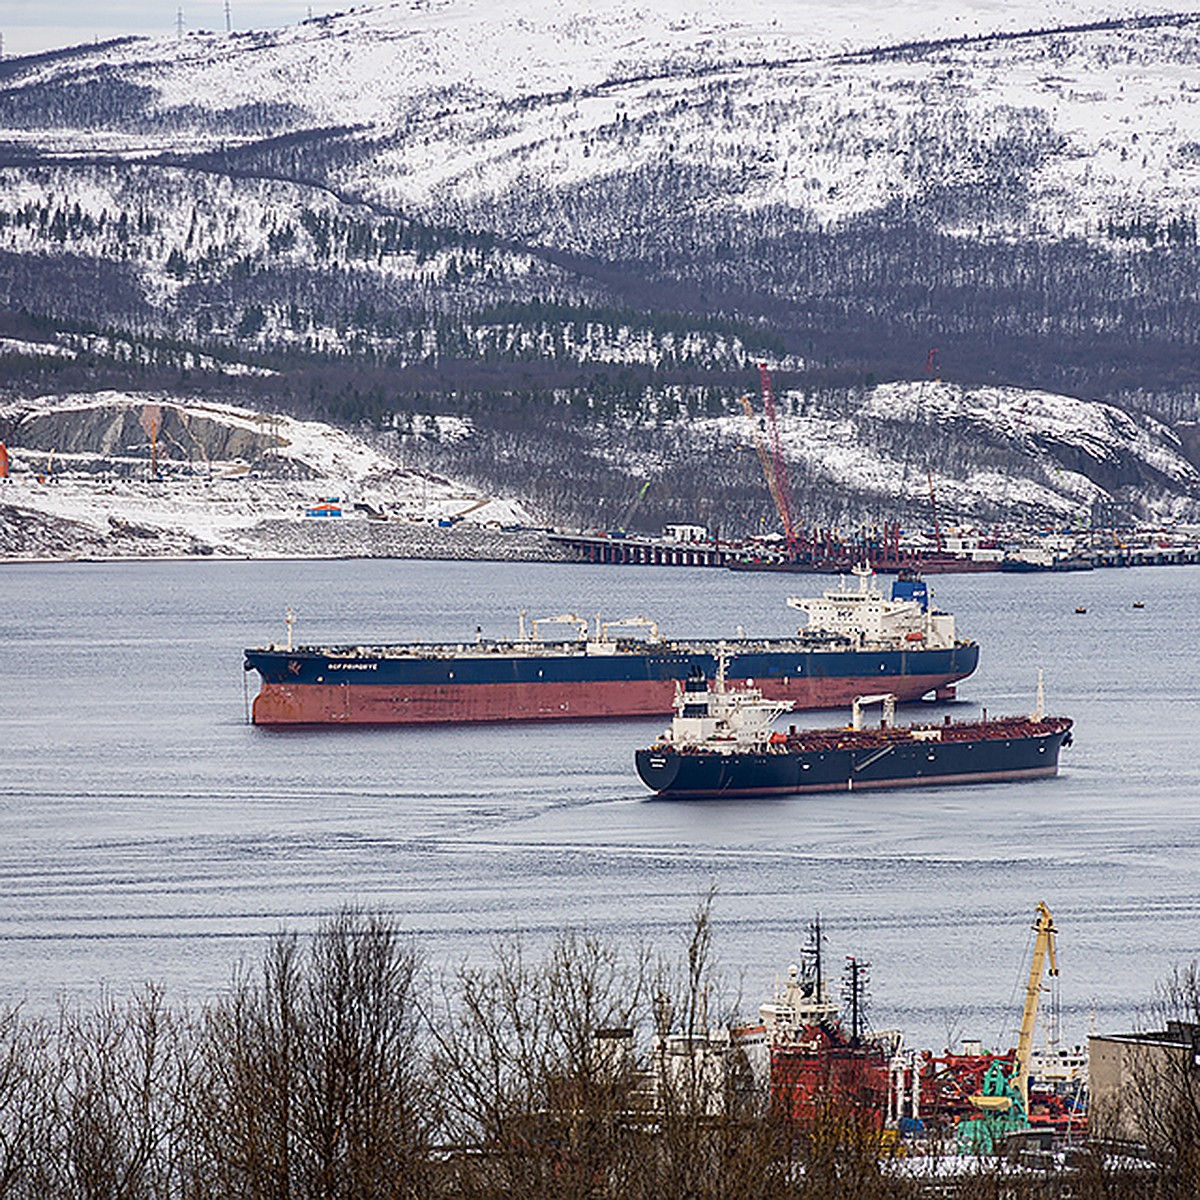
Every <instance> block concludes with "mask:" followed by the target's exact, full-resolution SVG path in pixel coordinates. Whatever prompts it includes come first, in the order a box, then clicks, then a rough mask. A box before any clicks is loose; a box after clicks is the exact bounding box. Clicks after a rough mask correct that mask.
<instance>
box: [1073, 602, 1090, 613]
mask: <svg viewBox="0 0 1200 1200" xmlns="http://www.w3.org/2000/svg"><path fill="white" fill-rule="evenodd" d="M1075 611H1076V612H1077V613H1085V612H1087V609H1086V608H1084V606H1083V605H1082V604H1077V605H1076V606H1075Z"/></svg>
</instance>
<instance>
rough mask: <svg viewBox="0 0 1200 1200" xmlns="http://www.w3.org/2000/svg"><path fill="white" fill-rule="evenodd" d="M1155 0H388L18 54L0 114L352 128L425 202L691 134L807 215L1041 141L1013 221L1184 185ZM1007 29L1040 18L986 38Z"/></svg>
mask: <svg viewBox="0 0 1200 1200" xmlns="http://www.w3.org/2000/svg"><path fill="white" fill-rule="evenodd" d="M1164 11H1169V9H1167V6H1163V5H1158V6H1150V7H1149V8H1147V7H1146V6H1139V8H1138V13H1139V14H1140V18H1141V19H1140V20H1137V21H1132V22H1128V23H1124V22H1121V21H1114V20H1113V18H1114V17H1117V18H1119V17H1121V16H1122V15H1123V14H1122V12H1121V10H1119V9H1118V10H1116V11H1114V9H1113V8H1112V6H1110V5H1102V4H1094V3H1059V4H1055V5H1050V6H1035V5H1032V4H1015V5H1005V6H1001V5H967V6H965V7H964V6H963V5H962V4H958V3H950V2H949V0H942V2H941V3H938V4H933V5H923V6H921V7H920V9H919V10H918V9H916V8H907V7H901V8H899V9H897V10H895V11H892V12H889V14H888V17H887V23H886V26H884V27H880V26H879V25H877V24H876V23H874V22H873V21H872V20H871V17H872V15H873V14H877V13H878V7H877V6H874V5H867V4H865V3H864V4H858V5H853V4H852V5H848V6H836V7H835V6H824V7H820V8H818V7H817V6H815V5H795V4H784V3H782V2H781V0H775V2H772V0H756V2H755V3H753V4H749V5H747V4H735V3H733V0H709V3H708V4H706V5H703V6H701V7H700V8H699V9H698V10H697V9H694V8H691V7H688V8H686V9H685V8H683V7H682V6H680V7H678V8H676V7H675V6H666V5H661V4H660V5H655V6H648V5H638V4H636V3H628V2H625V0H609V2H608V3H604V4H599V5H595V6H588V7H587V8H586V9H583V8H581V7H576V6H573V5H567V4H565V3H562V2H561V0H560V3H558V4H557V5H554V6H552V7H550V8H548V9H547V8H546V7H545V6H542V5H540V4H534V3H532V2H531V0H527V3H526V5H525V7H524V8H522V6H521V5H517V6H515V7H514V6H505V8H504V10H502V11H501V12H497V10H495V9H494V7H492V6H490V5H486V4H484V3H483V2H482V0H441V2H440V3H422V4H413V5H411V6H410V5H405V4H396V5H388V6H380V7H376V8H366V9H360V10H353V11H351V12H350V13H347V14H342V15H338V16H336V17H328V18H321V19H319V20H315V21H311V22H306V23H304V24H302V25H300V26H296V27H291V28H288V29H284V30H280V31H275V32H271V33H255V34H232V35H215V34H210V35H193V36H189V37H187V38H185V39H182V40H179V41H161V42H146V41H141V40H133V41H130V42H128V43H121V44H118V45H116V46H114V47H112V48H110V49H107V50H106V49H104V48H100V49H98V50H97V51H95V52H94V53H88V52H84V53H82V54H76V55H72V56H71V57H70V58H68V59H63V60H56V59H54V58H50V59H49V60H46V61H42V60H38V61H36V62H35V63H34V64H33V65H31V66H29V67H28V68H22V67H21V66H20V63H19V62H18V64H17V65H16V66H15V67H13V68H11V73H10V75H9V78H8V80H7V87H6V89H5V93H4V96H3V101H4V102H3V104H0V137H4V138H10V139H13V140H15V141H16V142H17V143H18V144H24V145H29V146H32V147H39V148H42V149H49V150H52V151H55V152H57V153H60V154H70V155H78V154H90V153H94V152H97V151H102V152H104V153H106V154H115V155H116V156H118V157H145V156H146V155H151V154H160V153H162V152H163V151H165V150H169V149H175V150H176V151H178V152H181V153H186V154H189V155H190V154H193V153H195V152H196V151H197V150H199V149H203V148H204V147H205V146H208V147H210V148H211V147H216V146H220V147H223V148H226V149H228V148H229V147H230V146H231V145H236V144H237V143H238V142H253V141H255V140H257V139H260V138H262V137H264V136H269V135H278V134H280V133H288V132H294V131H297V130H312V129H322V128H335V129H344V130H351V129H353V130H356V131H357V132H356V134H355V136H354V140H355V141H356V142H357V143H358V151H359V153H360V154H361V155H362V156H363V157H362V159H361V161H359V162H358V163H357V164H353V165H350V166H347V167H345V168H344V169H341V170H336V171H334V172H333V173H332V174H331V175H330V176H329V179H330V182H332V183H334V184H335V185H336V186H338V187H339V188H340V189H344V190H345V191H347V192H349V193H351V194H354V195H356V196H358V197H360V198H362V199H366V200H370V201H375V202H380V203H384V204H387V205H390V206H397V207H402V208H404V209H405V210H406V211H410V212H414V213H419V214H421V215H423V216H426V217H429V218H431V219H443V218H445V217H446V216H448V215H450V216H453V215H455V214H456V213H457V212H458V211H460V210H461V209H463V208H464V207H465V208H467V209H472V208H475V207H477V206H479V205H480V204H482V203H484V202H491V201H495V200H497V199H500V198H502V197H505V196H507V195H509V194H511V193H512V192H513V191H514V190H522V189H525V188H527V187H528V186H529V185H530V183H531V182H532V183H533V184H534V185H535V186H537V187H540V188H550V189H552V190H559V191H562V190H570V189H575V188H579V187H581V186H585V185H586V184H587V183H588V182H589V181H595V180H600V179H603V178H605V177H606V176H608V175H610V174H612V173H628V172H629V171H631V170H635V169H637V168H638V167H639V166H644V165H645V164H646V163H648V162H652V161H654V160H655V159H656V157H658V156H660V155H661V154H663V153H664V152H666V153H670V154H674V155H678V156H680V157H684V158H690V157H696V156H697V154H698V153H699V154H700V155H701V156H702V157H703V158H704V159H705V160H706V161H707V162H708V165H709V166H710V167H711V168H712V169H713V170H714V171H717V172H720V173H726V174H728V175H730V176H732V177H733V178H735V179H740V180H741V183H742V186H741V187H739V188H736V189H735V191H734V194H733V195H731V196H729V197H728V198H727V199H726V203H732V204H735V205H739V206H747V205H748V206H756V207H758V206H764V205H771V204H777V203H782V204H786V205H789V206H792V207H795V208H798V209H801V210H803V211H807V212H811V213H812V214H813V215H814V216H815V217H816V218H817V219H818V220H821V221H824V222H830V221H838V220H840V219H844V218H845V217H847V216H849V215H853V214H855V213H859V212H863V211H869V210H872V209H877V208H880V207H884V206H886V205H888V204H890V203H892V202H894V201H897V200H905V199H907V200H911V199H913V198H914V197H916V196H919V195H921V194H922V193H923V192H925V191H927V190H929V189H930V188H932V187H939V186H946V185H948V184H950V183H952V182H955V181H959V182H969V181H971V180H972V179H974V178H977V177H978V176H979V174H980V172H981V171H986V170H987V168H988V165H989V162H990V160H991V158H992V157H993V153H994V151H995V149H996V148H997V147H1002V146H1004V145H1006V144H1007V143H1009V142H1010V141H1012V140H1013V139H1015V140H1016V141H1017V142H1018V143H1021V144H1022V145H1024V144H1026V143H1028V144H1029V145H1030V146H1032V147H1034V148H1037V147H1040V149H1038V150H1037V160H1036V161H1033V162H1027V163H1023V164H1014V165H1020V166H1022V167H1023V168H1024V171H1023V173H1024V174H1025V175H1027V178H1025V179H1024V180H1023V183H1024V185H1025V186H1027V187H1029V188H1030V190H1031V192H1032V195H1031V198H1030V199H1031V204H1030V208H1029V211H1028V213H1027V214H1025V218H1024V220H1023V221H1022V223H1021V224H1022V227H1023V228H1027V229H1035V230H1036V229H1037V228H1039V227H1044V228H1045V229H1047V230H1049V231H1051V232H1054V233H1062V232H1066V231H1077V232H1082V231H1088V232H1094V231H1095V230H1096V229H1097V227H1098V226H1099V225H1100V224H1102V223H1103V222H1104V221H1105V220H1106V219H1107V218H1109V217H1111V216H1113V215H1115V214H1116V215H1119V214H1122V213H1127V212H1128V211H1130V210H1131V208H1136V209H1137V211H1139V212H1141V213H1143V214H1157V215H1171V214H1174V213H1175V212H1176V211H1177V209H1178V208H1179V207H1180V206H1181V205H1190V198H1191V197H1192V196H1193V195H1194V194H1195V187H1196V183H1197V171H1198V170H1200V155H1197V154H1196V152H1195V151H1194V146H1195V145H1196V144H1197V142H1198V140H1200V109H1198V108H1197V99H1198V97H1200V91H1198V90H1197V88H1196V87H1195V86H1194V80H1195V73H1196V72H1195V69H1196V64H1197V61H1198V59H1200V27H1198V18H1197V17H1196V16H1195V15H1188V14H1181V15H1179V16H1178V17H1175V18H1172V19H1169V20H1160V21H1154V20H1150V19H1149V15H1150V14H1151V13H1159V14H1161V13H1163V12H1164ZM1128 12H1129V10H1125V14H1126V15H1127V14H1128ZM1104 21H1108V22H1109V24H1108V25H1103V24H1102V25H1100V27H1097V28H1090V29H1089V28H1086V27H1085V26H1086V24H1087V23H1088V22H1104ZM1056 25H1057V26H1060V27H1062V29H1061V31H1055V30H1054V26H1056ZM1023 30H1043V31H1046V32H1043V33H1041V34H1039V35H1037V36H1025V37H995V36H989V35H993V34H1013V33H1015V32H1019V31H1023ZM904 43H913V44H912V45H908V46H905V47H904V48H903V49H897V50H894V51H887V50H886V47H889V46H897V45H902V44H904ZM881 48H885V49H881ZM89 94H94V95H95V96H96V97H97V98H98V99H100V100H102V101H103V102H104V103H102V104H101V105H100V106H99V107H95V108H92V107H89V105H88V103H87V101H88V97H89ZM47 96H52V97H54V98H56V99H57V101H58V103H50V104H47V103H45V102H44V101H45V98H46V97H47ZM73 111H78V112H79V114H80V118H79V119H78V120H75V121H73V120H72V112H73ZM106 113H107V117H106V115H105V114H106ZM39 114H40V115H39ZM239 123H241V124H243V125H245V126H246V128H245V130H244V131H243V132H239V130H238V125H239ZM139 127H140V129H139ZM1076 197H1085V198H1086V203H1085V204H1083V205H1082V206H1080V205H1078V204H1077V203H1076V202H1075V198H1076ZM999 231H1000V232H1003V230H1002V229H1001V230H999ZM504 232H511V231H504ZM541 232H550V231H541ZM554 232H556V233H557V231H554Z"/></svg>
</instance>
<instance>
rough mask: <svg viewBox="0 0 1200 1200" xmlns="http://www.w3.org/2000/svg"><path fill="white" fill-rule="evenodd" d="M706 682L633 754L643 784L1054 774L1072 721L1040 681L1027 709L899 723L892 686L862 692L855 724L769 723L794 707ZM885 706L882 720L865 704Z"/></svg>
mask: <svg viewBox="0 0 1200 1200" xmlns="http://www.w3.org/2000/svg"><path fill="white" fill-rule="evenodd" d="M722 667H723V664H718V669H717V674H716V678H715V680H714V681H713V682H712V683H711V684H710V682H709V681H708V680H707V679H706V678H705V677H704V675H703V674H701V673H700V672H697V673H696V674H695V675H693V676H692V677H691V678H690V679H688V680H686V681H685V682H684V684H683V685H682V686H681V687H680V690H679V694H678V696H677V698H676V706H675V707H676V712H675V718H674V720H673V721H672V722H671V727H670V729H668V730H667V731H666V732H665V733H664V734H663V735H662V737H661V738H660V739H659V741H658V742H657V743H656V744H655V745H653V746H650V747H648V748H647V749H645V750H638V751H637V752H636V754H635V755H634V761H635V764H636V766H637V772H638V775H640V776H641V779H642V782H643V783H644V784H645V785H646V786H647V787H649V788H650V789H651V790H652V791H655V792H657V793H658V794H659V796H661V797H663V798H666V799H703V798H710V797H728V798H730V799H736V798H740V797H753V796H779V795H791V794H795V793H800V792H835V791H859V790H863V789H868V788H899V787H920V786H929V785H931V784H949V783H990V782H1000V781H1004V780H1015V779H1037V778H1041V777H1043V776H1047V775H1054V774H1056V773H1057V772H1058V752H1059V750H1060V749H1061V748H1062V747H1063V746H1066V745H1070V741H1071V725H1072V722H1071V719H1070V718H1069V717H1048V716H1046V715H1045V714H1044V712H1043V708H1044V704H1043V698H1042V685H1041V680H1040V678H1039V680H1038V699H1037V705H1036V707H1035V709H1034V711H1033V713H1032V714H1031V715H1030V716H1021V717H999V718H992V719H991V720H989V719H988V717H987V714H986V713H984V716H983V719H982V720H978V721H951V720H950V718H949V716H947V717H946V718H945V719H944V721H943V722H942V723H941V724H930V725H909V726H901V727H898V726H896V724H895V722H894V718H895V705H896V697H895V695H894V694H892V693H882V694H880V695H876V696H860V697H858V698H857V699H855V701H854V704H853V709H852V711H853V716H852V720H851V724H850V726H849V727H844V728H840V729H839V728H832V729H806V730H797V729H796V727H795V726H792V727H791V728H790V729H789V730H788V731H787V732H786V733H784V732H783V731H780V730H775V729H774V728H773V722H774V721H775V720H776V718H778V717H780V716H782V715H783V714H784V713H785V712H787V711H788V710H789V709H790V708H791V707H792V706H791V704H790V703H789V702H787V701H774V700H768V699H766V698H765V697H764V696H763V694H762V692H761V691H760V690H759V689H758V688H751V687H745V686H743V687H735V688H730V687H728V686H727V684H726V680H725V677H724V672H723V670H722ZM873 703H881V704H882V705H883V717H882V719H881V721H880V723H879V725H878V726H876V727H872V728H865V727H864V725H863V707H864V706H865V705H868V704H873Z"/></svg>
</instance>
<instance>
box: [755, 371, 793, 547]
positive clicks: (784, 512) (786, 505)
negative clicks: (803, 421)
mask: <svg viewBox="0 0 1200 1200" xmlns="http://www.w3.org/2000/svg"><path fill="white" fill-rule="evenodd" d="M758 377H759V382H760V383H761V385H762V398H763V411H764V412H766V414H767V429H768V431H769V432H770V435H771V465H772V467H773V468H774V474H775V507H776V508H777V509H778V510H779V519H780V520H781V521H782V522H783V536H784V537H785V538H786V539H787V549H788V558H795V557H796V545H797V538H796V522H795V520H794V519H793V517H792V489H791V487H790V486H789V485H788V476H787V463H786V461H785V460H784V457H783V448H782V446H781V445H780V441H779V421H778V419H777V418H776V416H775V393H774V391H773V390H772V388H771V374H770V372H769V371H768V370H767V364H766V363H759V364H758Z"/></svg>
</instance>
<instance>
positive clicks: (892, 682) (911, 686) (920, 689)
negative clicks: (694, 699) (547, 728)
mask: <svg viewBox="0 0 1200 1200" xmlns="http://www.w3.org/2000/svg"><path fill="white" fill-rule="evenodd" d="M957 677H958V676H954V677H953V678H957ZM885 682H886V685H887V688H888V690H889V691H892V692H894V693H896V696H897V698H898V699H899V700H900V701H906V700H919V699H920V698H921V697H922V696H924V695H925V694H926V693H927V692H931V691H936V692H937V693H938V694H939V696H940V697H941V698H943V699H947V698H949V696H952V695H953V693H954V689H953V688H952V687H950V686H948V683H949V680H948V678H947V676H945V675H906V676H903V677H896V676H889V677H888V678H887V679H886V681H885ZM880 683H881V680H880V678H879V677H876V676H847V677H846V678H836V679H829V678H825V679H803V678H787V677H784V678H778V679H773V680H768V679H763V680H756V681H755V684H756V686H759V687H761V689H762V691H763V694H764V695H765V696H767V697H768V698H769V699H772V700H793V701H794V702H795V705H796V708H798V709H819V708H848V707H849V706H850V704H851V702H852V701H853V700H854V698H855V697H856V696H861V695H864V694H866V693H870V692H875V691H878V690H879V687H880ZM674 699H675V681H674V680H642V681H636V682H634V681H628V680H625V681H612V682H589V683H587V684H586V685H581V684H578V683H576V684H551V683H527V684H517V683H489V684H469V685H463V684H450V683H447V684H436V685H430V686H413V687H408V688H406V689H403V690H401V689H399V688H396V687H391V686H387V685H373V684H364V683H353V684H351V683H328V684H311V683H310V684H287V683H267V682H264V683H263V685H262V690H261V691H260V692H259V694H258V695H257V696H256V697H255V699H254V723H255V724H256V725H438V724H451V723H454V724H460V723H464V722H468V723H479V722H498V721H548V720H561V721H571V720H576V721H580V720H594V719H596V718H599V717H649V716H662V717H667V716H670V714H671V712H672V703H673V701H674Z"/></svg>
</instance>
